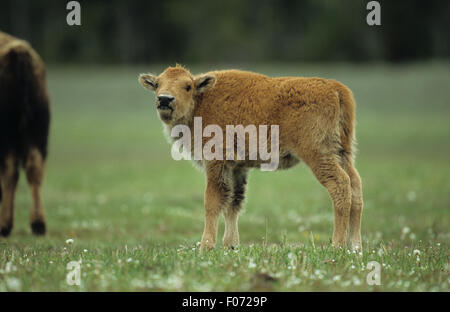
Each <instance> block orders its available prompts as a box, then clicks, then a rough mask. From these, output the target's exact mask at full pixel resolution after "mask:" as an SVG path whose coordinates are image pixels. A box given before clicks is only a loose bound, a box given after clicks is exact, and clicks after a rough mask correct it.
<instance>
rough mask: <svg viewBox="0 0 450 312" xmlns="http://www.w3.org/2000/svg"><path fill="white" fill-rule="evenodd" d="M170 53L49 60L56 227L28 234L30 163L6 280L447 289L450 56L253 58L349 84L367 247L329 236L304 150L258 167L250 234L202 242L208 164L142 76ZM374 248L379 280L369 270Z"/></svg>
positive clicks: (27, 285)
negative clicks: (76, 62) (439, 59)
mask: <svg viewBox="0 0 450 312" xmlns="http://www.w3.org/2000/svg"><path fill="white" fill-rule="evenodd" d="M161 69H162V67H161V66H156V67H152V66H138V67H111V68H108V67H107V68H103V67H99V68H96V67H90V68H75V67H50V68H49V70H48V76H49V89H50V94H51V97H52V113H53V114H52V117H53V120H52V132H51V139H50V155H49V159H48V168H47V169H48V170H47V177H46V182H45V187H44V197H45V206H46V211H47V222H48V228H49V232H48V235H47V236H46V237H45V238H35V237H33V236H32V235H31V231H30V229H29V226H28V214H29V207H30V205H31V202H30V195H29V191H28V189H27V186H26V183H25V179H24V177H23V175H22V176H21V182H20V187H19V191H18V194H17V204H16V218H15V225H14V229H13V232H12V235H11V236H10V237H9V238H8V239H3V238H0V291H2V290H25V291H59V290H64V291H78V290H81V291H107V290H112V291H133V290H158V291H170V290H188V291H210V290H211V291H222V290H224V291H232V290H234V291H255V290H275V291H299V290H300V291H303V290H306V291H315V290H325V291H327V290H333V291H348V290H369V291H406V290H409V291H449V283H450V280H449V238H450V232H449V217H448V214H449V207H450V195H449V194H450V165H449V156H450V141H449V139H448V136H449V134H450V103H449V99H450V89H449V88H448V86H449V85H450V76H449V74H448V73H449V72H450V64H449V63H425V64H416V65H408V66H399V67H390V66H386V65H382V64H380V65H371V66H355V65H348V64H341V65H332V66H327V65H308V66H307V65H302V64H278V65H277V64H273V65H270V66H269V65H259V66H254V67H252V66H247V67H246V69H250V70H254V71H259V72H264V73H267V74H270V75H303V76H322V77H326V78H335V79H338V80H340V81H342V82H344V83H346V84H347V85H348V86H349V87H350V88H352V90H353V91H354V93H355V97H356V100H357V102H358V112H357V117H358V118H357V119H358V125H357V137H358V141H359V144H358V147H359V153H358V156H357V168H358V170H359V171H360V174H361V177H362V180H363V191H364V199H365V210H364V214H363V226H362V234H363V240H364V253H363V254H362V255H358V254H354V253H351V252H348V251H347V250H333V249H331V248H330V246H329V242H330V237H331V233H332V224H333V214H332V209H331V202H330V199H329V197H328V194H327V192H326V190H325V189H324V188H322V187H321V186H320V184H319V183H318V182H317V181H316V180H315V179H314V178H313V176H312V174H311V172H310V171H309V169H308V168H306V167H305V166H304V165H299V166H297V167H296V168H294V169H291V170H289V171H283V172H259V171H254V172H252V173H251V175H250V179H249V192H248V197H247V198H248V199H247V202H246V205H245V210H244V212H243V213H242V215H241V217H240V234H241V243H242V246H241V248H240V249H239V250H238V251H230V250H225V249H223V248H222V247H221V244H220V243H219V244H218V248H216V250H214V251H213V252H210V253H207V254H203V255H200V254H199V250H198V245H197V242H198V241H199V240H200V237H201V233H202V229H203V191H204V183H205V182H204V177H203V175H202V173H201V172H200V171H198V170H196V169H194V167H193V166H192V165H191V164H190V163H189V162H187V161H179V162H176V161H174V160H172V158H171V156H170V146H169V145H168V144H167V142H166V140H165V138H164V136H163V134H162V126H161V122H160V121H159V120H158V119H157V117H156V112H155V108H154V102H153V95H152V94H151V93H149V92H147V91H145V90H144V89H142V88H141V87H140V86H139V85H138V83H137V74H138V73H140V72H144V71H153V72H158V71H159V70H161ZM207 69H208V68H207V67H201V68H200V67H197V68H192V71H193V72H199V71H205V70H207ZM222 233H223V223H222V224H221V228H220V231H219V241H220V238H221V235H222ZM69 238H72V239H73V240H74V243H73V244H67V243H66V240H67V239H69ZM418 252H419V253H420V254H418ZM78 260H82V264H81V272H82V273H81V274H82V275H81V286H69V285H68V284H67V283H66V274H67V272H68V270H67V269H66V265H67V263H68V262H70V261H78ZM370 261H378V262H379V263H380V264H381V266H382V272H381V283H382V285H380V286H369V285H367V283H366V276H367V274H368V272H369V270H368V269H367V263H368V262H370Z"/></svg>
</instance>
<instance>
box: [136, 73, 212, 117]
mask: <svg viewBox="0 0 450 312" xmlns="http://www.w3.org/2000/svg"><path fill="white" fill-rule="evenodd" d="M215 82H216V77H215V76H214V75H213V74H202V75H198V76H195V77H193V76H192V75H191V73H190V72H189V71H188V70H186V69H185V68H183V67H181V66H178V65H177V66H176V67H169V68H167V69H166V70H165V71H164V72H163V73H162V74H160V75H159V76H154V75H152V74H141V75H140V76H139V83H140V84H141V85H142V86H143V87H145V88H147V89H149V90H152V91H155V93H156V108H157V110H158V114H159V117H160V118H161V120H162V121H163V122H164V123H166V124H175V123H177V122H180V121H181V120H184V119H186V118H189V117H190V115H191V113H192V111H193V109H194V105H195V102H194V98H195V96H196V95H198V94H200V93H202V92H205V91H206V90H208V89H210V88H212V87H213V86H214V84H215Z"/></svg>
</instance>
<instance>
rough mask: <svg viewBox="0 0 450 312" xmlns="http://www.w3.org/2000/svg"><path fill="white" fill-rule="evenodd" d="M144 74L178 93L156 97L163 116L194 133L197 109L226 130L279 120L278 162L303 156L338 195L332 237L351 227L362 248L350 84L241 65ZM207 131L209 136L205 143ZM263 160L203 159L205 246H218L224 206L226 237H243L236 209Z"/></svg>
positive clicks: (232, 241)
mask: <svg viewBox="0 0 450 312" xmlns="http://www.w3.org/2000/svg"><path fill="white" fill-rule="evenodd" d="M139 82H140V83H141V85H142V86H144V87H146V88H148V89H150V90H153V91H156V95H157V96H160V95H169V96H173V97H174V100H173V101H172V102H171V103H170V104H169V106H170V109H167V107H166V108H164V107H161V103H160V102H161V101H158V100H157V101H156V102H157V106H158V113H159V116H160V118H161V119H162V121H163V122H164V124H165V125H166V127H167V129H168V130H170V129H172V128H173V127H174V126H175V125H178V124H185V125H188V126H189V127H190V128H191V132H192V133H193V129H192V127H193V118H194V117H197V116H199V117H202V121H203V123H202V126H203V128H204V127H206V126H207V125H210V124H216V125H219V126H220V127H222V129H223V130H224V132H225V129H226V125H243V126H247V125H250V124H253V125H256V126H257V127H258V125H279V131H280V136H279V148H280V157H281V159H280V165H279V169H285V168H289V167H292V166H294V165H295V164H297V163H298V162H299V160H302V161H304V162H305V163H306V164H307V165H308V166H309V168H311V170H312V172H313V173H314V175H315V176H316V178H317V179H318V180H319V181H320V183H321V184H322V185H323V186H325V187H326V188H327V190H328V192H329V194H330V196H331V199H332V201H333V207H334V217H335V219H334V233H333V240H332V242H333V244H334V245H339V246H342V245H344V244H345V242H346V235H347V229H348V228H350V233H349V236H350V243H351V245H352V247H353V248H357V249H359V248H361V234H360V223H361V213H362V206H363V205H362V204H363V200H362V191H361V180H360V177H359V175H358V172H357V171H356V169H355V167H354V165H353V149H352V146H353V141H354V115H355V101H354V99H353V95H352V92H351V91H350V90H349V89H348V88H347V87H346V86H344V85H343V84H341V83H339V82H337V81H335V80H327V79H321V78H299V77H280V78H270V77H267V76H264V75H260V74H256V73H251V72H245V71H239V70H223V71H212V72H209V73H206V74H201V75H198V76H192V75H191V74H190V72H189V71H188V70H186V69H185V68H183V67H181V66H178V65H177V66H176V67H169V68H168V69H166V70H165V71H164V72H163V73H162V74H160V75H159V76H154V75H151V74H142V75H140V77H139ZM223 136H224V137H225V133H224V134H223ZM208 139H209V138H204V141H203V143H205V142H206V141H207V140H208ZM269 139H270V137H269ZM269 141H270V140H269ZM268 144H270V143H268ZM192 146H193V144H192ZM269 146H270V145H269ZM246 153H247V154H246V158H245V159H249V158H248V148H246ZM261 163H262V161H261V160H260V159H258V160H254V161H250V160H242V161H238V160H235V161H229V160H223V161H219V160H212V161H205V160H203V162H202V165H203V167H204V169H205V172H206V179H207V183H206V192H205V227H204V232H203V237H202V241H201V247H202V249H204V248H213V247H214V246H215V244H216V236H217V224H218V218H219V214H220V213H221V212H222V213H223V215H224V217H225V234H224V238H223V243H224V245H225V246H236V245H238V243H239V234H238V226H237V222H238V213H239V210H240V208H241V206H242V201H243V199H244V193H245V185H246V177H247V172H248V169H249V168H254V167H257V166H259V165H260V164H261Z"/></svg>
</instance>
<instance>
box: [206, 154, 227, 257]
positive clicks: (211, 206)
mask: <svg viewBox="0 0 450 312" xmlns="http://www.w3.org/2000/svg"><path fill="white" fill-rule="evenodd" d="M205 169H206V191H205V227H204V230H203V236H202V241H201V245H200V251H203V250H205V249H208V250H209V249H213V248H214V247H215V246H216V239H217V226H218V222H219V215H220V212H221V210H222V207H223V205H225V204H226V202H227V198H228V197H229V192H230V189H229V187H228V185H227V183H226V181H224V177H223V171H224V168H223V164H221V163H217V162H214V163H207V164H206V165H205Z"/></svg>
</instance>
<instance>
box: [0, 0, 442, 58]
mask: <svg viewBox="0 0 450 312" xmlns="http://www.w3.org/2000/svg"><path fill="white" fill-rule="evenodd" d="M368 1H369V0H341V1H338V0H303V1H300V0H299V1H291V0H278V1H269V0H247V1H243V0H227V1H211V0H195V1H194V0H192V1H181V0H157V1H151V0H146V1H138V0H129V1H123V0H120V1H119V0H109V1H105V0H89V1H88V0H84V1H83V0H79V3H80V4H81V22H82V25H81V26H68V25H67V23H66V16H67V14H68V12H69V11H68V10H66V4H67V3H68V1H51V0H40V1H36V0H35V1H31V0H1V2H0V30H3V31H6V32H8V33H11V34H13V35H15V36H18V37H21V38H24V39H26V40H28V41H30V42H31V43H32V44H33V46H34V47H35V48H36V50H38V51H39V53H40V54H41V55H42V56H43V58H44V59H45V60H46V61H47V62H57V63H58V62H73V63H81V62H83V63H142V62H153V63H160V62H171V63H173V62H175V61H178V62H182V63H186V62H265V61H269V62H270V61H271V62H274V61H297V62H306V61H350V62H365V61H384V60H386V61H391V62H400V61H411V60H422V59H430V58H448V57H449V56H450V40H449V38H450V36H449V30H450V1H445V0H429V1H420V0H417V1H399V0H379V3H380V4H381V23H382V25H381V26H368V25H367V23H366V16H367V14H368V12H369V11H368V10H367V9H366V4H367V2H368Z"/></svg>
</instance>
